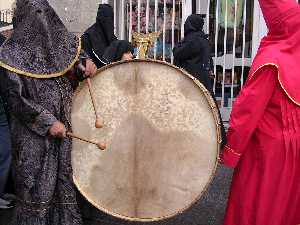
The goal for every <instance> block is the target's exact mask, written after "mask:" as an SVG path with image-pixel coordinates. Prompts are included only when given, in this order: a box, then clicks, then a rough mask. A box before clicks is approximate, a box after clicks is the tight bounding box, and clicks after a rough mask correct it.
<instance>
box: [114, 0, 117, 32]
mask: <svg viewBox="0 0 300 225" xmlns="http://www.w3.org/2000/svg"><path fill="white" fill-rule="evenodd" d="M116 32H117V0H114V33H115V34H116Z"/></svg>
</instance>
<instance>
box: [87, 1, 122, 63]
mask: <svg viewBox="0 0 300 225" xmlns="http://www.w3.org/2000/svg"><path fill="white" fill-rule="evenodd" d="M115 40H117V38H116V36H115V35H114V12H113V8H112V7H111V6H110V5H108V4H100V5H99V8H98V12H97V17H96V23H95V24H94V25H92V26H91V27H90V28H89V29H87V30H86V31H85V32H84V34H83V35H82V47H83V49H84V50H85V52H86V53H87V54H88V55H89V56H90V57H91V59H92V60H93V61H94V63H95V64H96V65H97V67H98V68H100V67H101V66H103V65H105V61H103V58H102V56H103V54H104V52H105V50H106V48H107V47H108V46H109V45H110V44H111V43H112V42H113V41H115Z"/></svg>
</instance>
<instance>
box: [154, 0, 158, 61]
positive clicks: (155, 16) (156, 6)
mask: <svg viewBox="0 0 300 225" xmlns="http://www.w3.org/2000/svg"><path fill="white" fill-rule="evenodd" d="M157 16H158V0H155V6H154V31H155V32H157ZM156 57H157V41H155V44H154V59H156Z"/></svg>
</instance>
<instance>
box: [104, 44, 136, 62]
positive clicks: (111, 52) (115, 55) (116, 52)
mask: <svg viewBox="0 0 300 225" xmlns="http://www.w3.org/2000/svg"><path fill="white" fill-rule="evenodd" d="M133 53H134V48H133V46H132V44H131V43H130V42H129V41H126V40H120V41H119V40H117V41H114V42H113V43H112V44H111V45H110V46H109V47H108V48H107V49H106V51H105V53H104V55H103V58H104V59H105V60H106V61H107V62H108V63H112V62H117V61H121V60H127V59H132V56H133ZM126 54H128V57H126Z"/></svg>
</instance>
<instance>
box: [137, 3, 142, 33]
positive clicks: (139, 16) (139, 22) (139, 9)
mask: <svg viewBox="0 0 300 225" xmlns="http://www.w3.org/2000/svg"><path fill="white" fill-rule="evenodd" d="M137 2H138V3H137V8H138V15H137V22H138V25H137V27H138V33H141V0H138V1H137Z"/></svg>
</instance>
